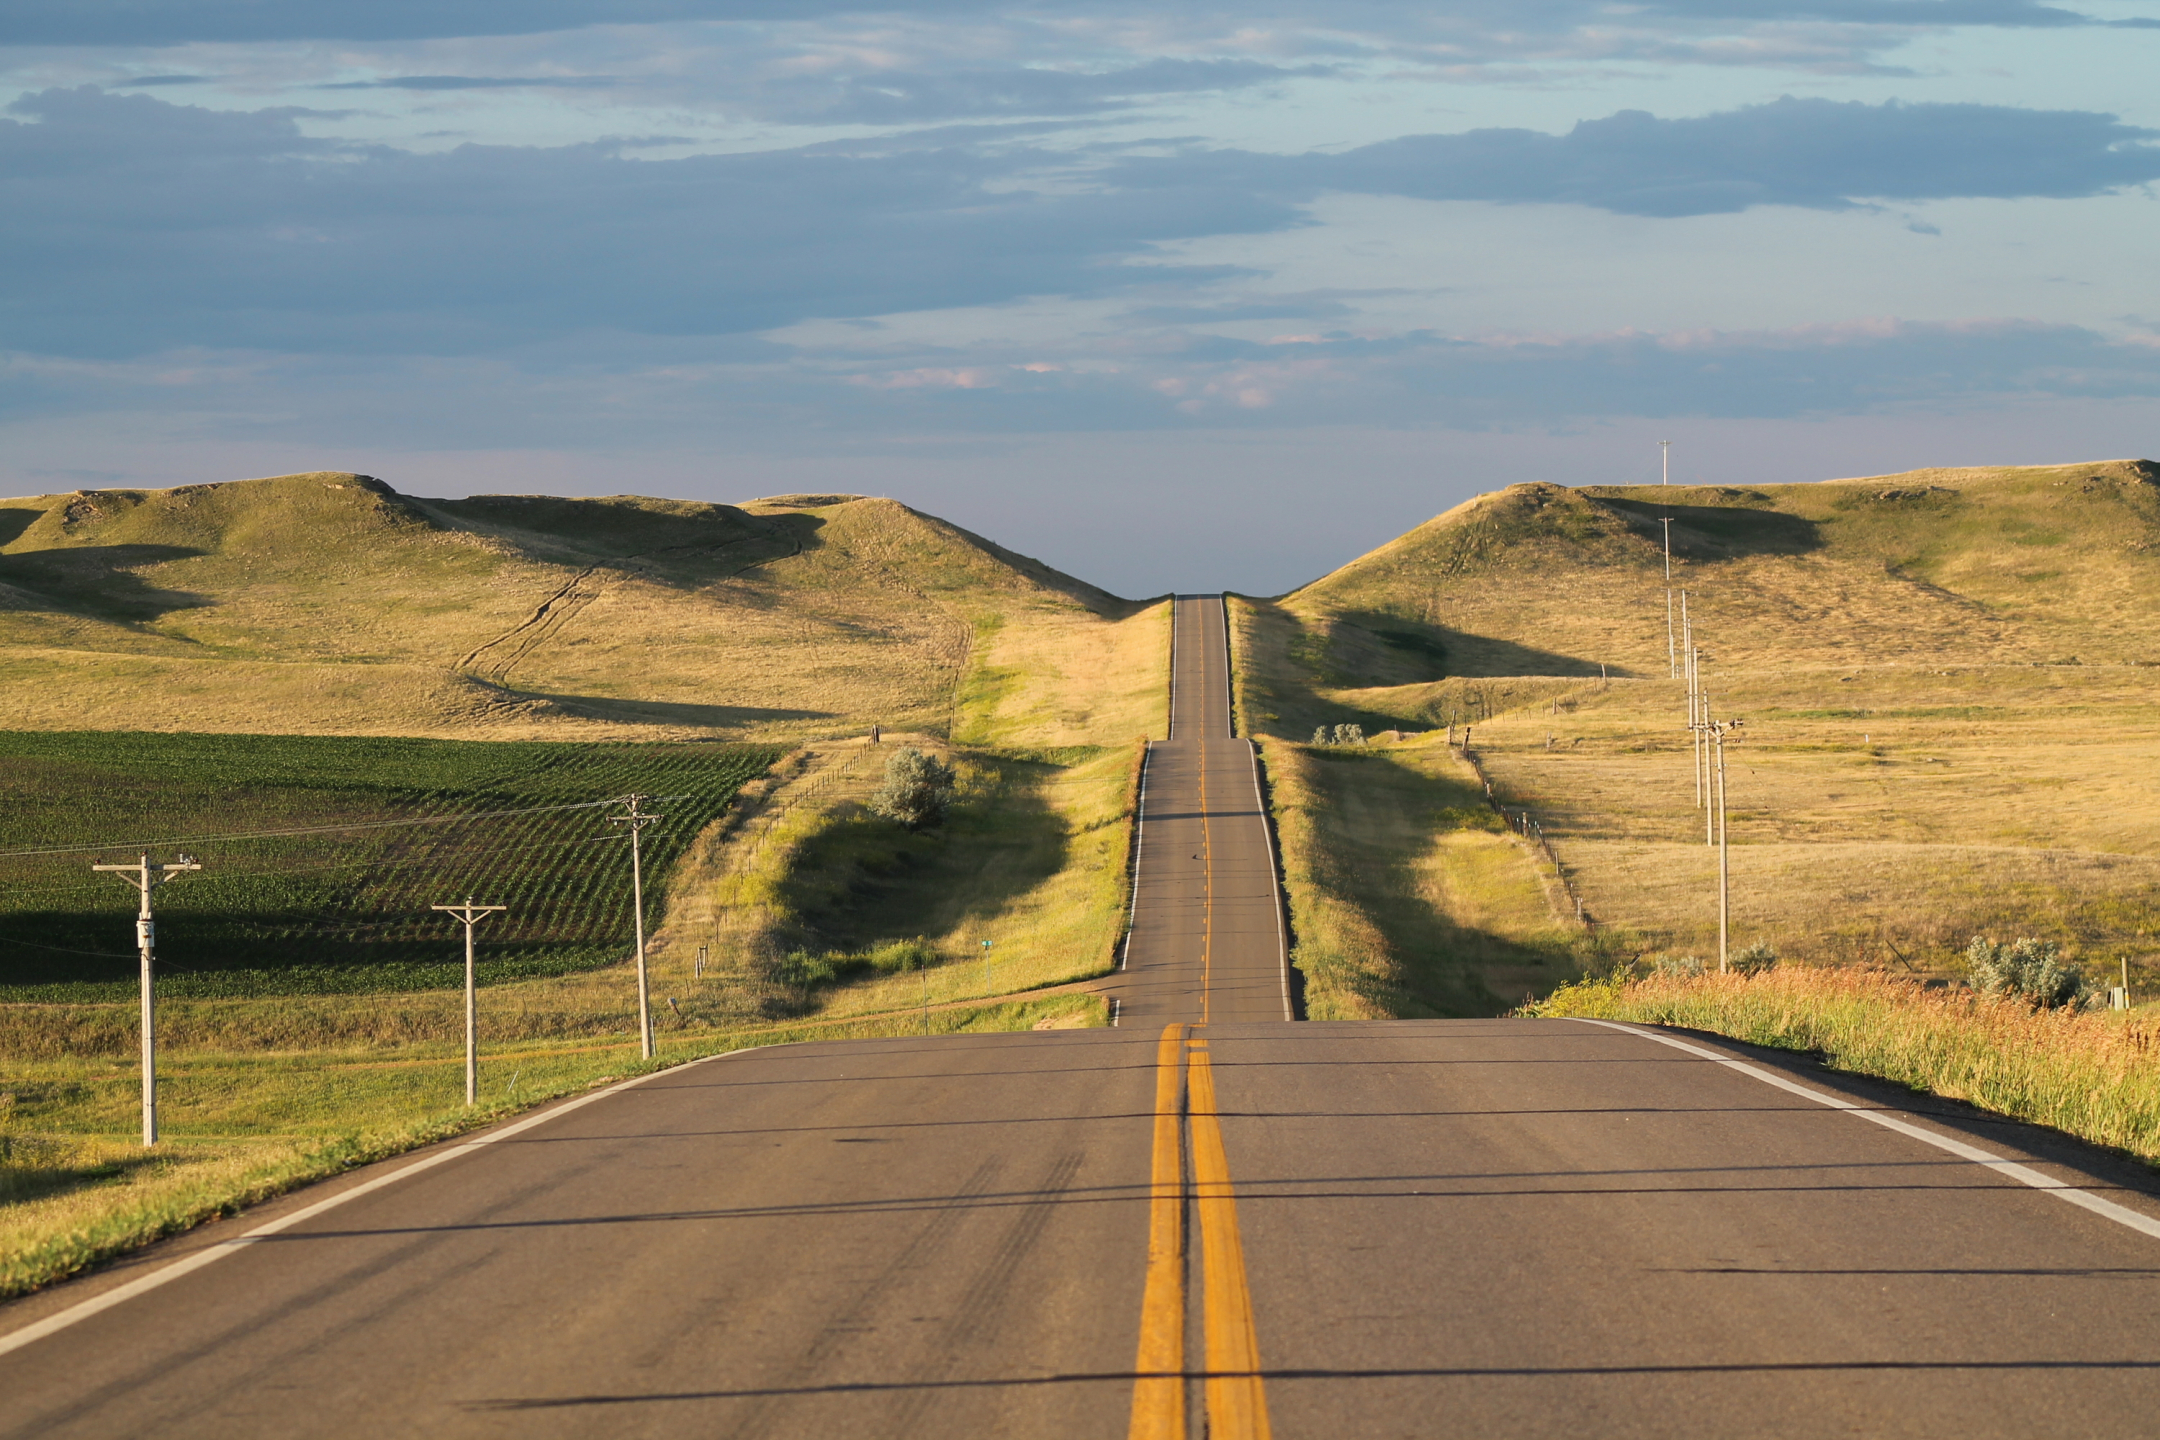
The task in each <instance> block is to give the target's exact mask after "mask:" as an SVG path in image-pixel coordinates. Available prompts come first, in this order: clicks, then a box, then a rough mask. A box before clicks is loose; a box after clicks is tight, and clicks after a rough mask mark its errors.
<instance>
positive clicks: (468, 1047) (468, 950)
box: [428, 895, 510, 1105]
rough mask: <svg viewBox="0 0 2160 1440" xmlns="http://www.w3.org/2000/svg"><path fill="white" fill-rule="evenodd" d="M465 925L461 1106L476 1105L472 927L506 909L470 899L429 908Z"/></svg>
mask: <svg viewBox="0 0 2160 1440" xmlns="http://www.w3.org/2000/svg"><path fill="white" fill-rule="evenodd" d="M428 908H429V909H430V910H442V911H446V912H448V913H449V914H452V915H455V916H456V917H457V918H458V919H460V920H462V921H464V922H465V1103H466V1104H467V1105H477V1104H479V1103H480V1000H479V995H478V987H477V984H476V981H475V979H474V971H473V926H475V925H477V924H479V923H480V921H481V920H483V919H485V918H486V917H487V916H489V915H493V914H495V913H496V912H498V911H501V910H507V909H509V908H510V907H509V906H507V905H475V904H473V902H472V897H471V896H470V895H468V896H466V897H465V903H464V904H463V905H430V906H429V907H428Z"/></svg>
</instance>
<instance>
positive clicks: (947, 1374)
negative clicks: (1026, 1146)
mask: <svg viewBox="0 0 2160 1440" xmlns="http://www.w3.org/2000/svg"><path fill="white" fill-rule="evenodd" d="M1085 1159H1086V1156H1084V1155H1082V1154H1079V1153H1077V1152H1074V1151H1067V1152H1065V1153H1064V1154H1062V1155H1060V1156H1058V1157H1057V1158H1056V1159H1055V1160H1054V1161H1052V1162H1051V1165H1050V1169H1049V1173H1047V1174H1046V1175H1044V1177H1043V1179H1042V1183H1041V1184H1040V1185H1038V1186H1036V1187H1035V1189H1034V1191H1033V1192H1032V1194H1031V1197H1030V1198H1031V1201H1032V1203H1030V1204H1028V1205H1025V1206H1024V1207H1022V1209H1021V1210H1020V1213H1019V1214H1018V1215H1017V1216H1015V1217H1014V1218H1013V1220H1012V1222H1011V1223H1010V1224H1009V1225H1007V1226H1006V1227H1005V1233H1004V1235H1003V1236H1002V1237H1001V1238H1000V1239H999V1240H998V1242H997V1244H996V1246H995V1247H994V1248H993V1249H992V1250H991V1252H990V1254H989V1257H988V1259H987V1260H986V1261H985V1262H984V1264H983V1265H982V1267H981V1268H980V1269H978V1270H977V1271H976V1272H975V1276H974V1278H973V1279H971V1280H969V1281H968V1284H967V1288H966V1289H965V1290H964V1291H962V1292H961V1294H960V1299H959V1303H958V1304H957V1305H955V1306H954V1308H953V1313H952V1316H951V1318H950V1319H948V1320H947V1321H946V1323H945V1324H944V1325H943V1326H942V1327H941V1330H940V1334H939V1336H938V1344H936V1345H935V1346H933V1347H931V1349H930V1354H931V1356H932V1357H933V1358H932V1360H931V1362H930V1363H929V1364H927V1365H923V1366H919V1367H918V1368H917V1371H916V1374H915V1375H914V1376H913V1380H914V1382H915V1384H916V1386H917V1388H916V1389H914V1390H912V1391H910V1392H909V1393H908V1394H907V1396H906V1397H905V1398H903V1399H902V1400H901V1402H900V1403H899V1405H897V1406H896V1407H895V1408H894V1414H893V1425H892V1434H893V1436H894V1437H895V1440H905V1437H907V1436H909V1435H912V1434H914V1433H916V1431H917V1429H918V1427H920V1426H921V1424H922V1422H923V1421H924V1420H925V1419H927V1418H929V1412H930V1410H931V1407H932V1406H933V1404H934V1403H935V1401H936V1397H937V1394H938V1387H939V1386H940V1385H941V1384H943V1383H944V1382H946V1381H949V1380H951V1379H952V1378H953V1371H954V1370H956V1369H958V1368H959V1367H960V1365H961V1363H962V1362H963V1361H966V1360H969V1359H972V1358H973V1356H974V1354H975V1351H976V1349H977V1347H978V1346H979V1345H980V1344H981V1343H982V1342H983V1341H984V1340H986V1339H988V1338H989V1337H990V1335H991V1334H992V1333H993V1331H994V1328H995V1325H996V1322H997V1320H998V1318H999V1316H1000V1313H1001V1307H1003V1306H1004V1305H1005V1304H1006V1303H1007V1302H1009V1301H1010V1300H1011V1299H1012V1298H1013V1296H1014V1294H1015V1293H1016V1292H1015V1287H1014V1283H1013V1282H1014V1278H1015V1277H1016V1276H1017V1275H1018V1274H1019V1272H1020V1267H1021V1265H1022V1263H1023V1262H1025V1261H1026V1260H1027V1259H1028V1257H1029V1256H1030V1255H1032V1254H1033V1253H1034V1250H1035V1246H1036V1243H1037V1242H1038V1241H1040V1240H1041V1239H1042V1233H1043V1230H1044V1229H1045V1228H1046V1227H1047V1226H1048V1225H1049V1223H1050V1217H1051V1214H1052V1213H1053V1211H1054V1210H1055V1208H1056V1206H1057V1205H1058V1204H1059V1203H1060V1202H1061V1201H1062V1200H1063V1198H1064V1197H1065V1195H1066V1193H1067V1191H1068V1190H1069V1189H1070V1187H1071V1185H1072V1182H1073V1177H1074V1176H1076V1175H1078V1174H1079V1173H1080V1166H1081V1164H1082V1162H1083V1161H1084V1160H1085Z"/></svg>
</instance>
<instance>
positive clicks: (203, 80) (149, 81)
mask: <svg viewBox="0 0 2160 1440" xmlns="http://www.w3.org/2000/svg"><path fill="white" fill-rule="evenodd" d="M209 83H210V77H209V76H207V75H138V76H136V77H135V78H134V79H132V80H115V81H112V82H111V83H110V84H108V85H107V86H106V87H105V88H106V89H108V90H139V89H142V88H144V87H147V86H154V85H207V84H209Z"/></svg>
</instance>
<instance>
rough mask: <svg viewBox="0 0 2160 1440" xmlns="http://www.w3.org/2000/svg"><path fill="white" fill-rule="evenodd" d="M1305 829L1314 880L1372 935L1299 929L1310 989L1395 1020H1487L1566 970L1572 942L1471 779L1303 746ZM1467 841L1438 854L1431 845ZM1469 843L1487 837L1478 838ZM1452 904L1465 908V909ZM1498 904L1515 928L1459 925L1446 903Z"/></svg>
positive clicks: (1571, 970) (1376, 755) (1573, 958)
mask: <svg viewBox="0 0 2160 1440" xmlns="http://www.w3.org/2000/svg"><path fill="white" fill-rule="evenodd" d="M1310 753H1311V754H1312V755H1313V757H1314V758H1315V759H1316V760H1320V761H1322V762H1323V763H1321V764H1318V765H1315V766H1314V767H1313V769H1312V776H1313V779H1312V783H1313V785H1314V788H1315V789H1317V790H1318V791H1319V792H1320V799H1321V801H1322V813H1321V814H1320V816H1319V817H1318V827H1319V830H1320V835H1321V839H1322V848H1323V851H1324V854H1323V855H1322V856H1320V857H1316V864H1315V870H1316V872H1317V874H1316V880H1317V881H1318V883H1319V884H1320V885H1321V886H1324V887H1325V888H1327V889H1328V890H1330V891H1332V892H1334V895H1335V896H1336V897H1337V898H1338V899H1340V900H1342V901H1346V902H1348V903H1349V905H1351V906H1353V907H1354V908H1355V909H1356V911H1357V912H1359V913H1360V914H1362V916H1363V917H1364V918H1365V919H1366V920H1368V921H1369V922H1370V923H1371V925H1372V926H1373V928H1374V929H1375V930H1376V931H1377V932H1378V933H1377V935H1376V936H1373V937H1370V938H1371V939H1376V940H1377V941H1378V942H1379V943H1378V945H1377V946H1375V945H1372V944H1370V941H1369V940H1368V942H1367V943H1366V944H1365V945H1363V946H1360V945H1359V944H1358V943H1357V942H1356V941H1355V939H1354V938H1353V937H1352V936H1350V935H1347V934H1342V935H1331V934H1328V933H1325V931H1326V929H1327V927H1325V926H1324V925H1323V926H1319V927H1314V928H1316V929H1318V930H1320V931H1321V932H1322V933H1301V934H1300V935H1299V937H1298V952H1299V953H1298V957H1297V958H1298V961H1299V963H1300V966H1301V968H1305V969H1307V971H1308V974H1309V978H1310V979H1311V981H1312V982H1313V983H1314V984H1315V986H1316V987H1318V986H1323V985H1325V986H1336V987H1341V988H1344V989H1348V990H1350V991H1352V992H1354V993H1355V994H1357V995H1359V996H1361V997H1362V998H1363V999H1364V1000H1366V1001H1367V1002H1369V1003H1370V1004H1373V1005H1375V1006H1377V1007H1379V1008H1380V1009H1382V1010H1384V1011H1386V1012H1387V1013H1390V1014H1393V1015H1396V1016H1399V1017H1401V1018H1404V1019H1424V1018H1443V1017H1453V1016H1484V1015H1498V1014H1500V1013H1502V1012H1503V1011H1505V1010H1507V1009H1508V1008H1509V1007H1510V1006H1512V1005H1514V1004H1518V1003H1520V997H1521V995H1522V994H1523V993H1524V992H1525V991H1533V992H1542V991H1547V990H1550V989H1552V988H1553V987H1554V986H1556V985H1558V984H1560V983H1561V982H1562V981H1565V980H1568V979H1571V978H1573V977H1574V975H1575V973H1576V971H1577V968H1578V965H1579V959H1578V956H1577V953H1576V952H1577V948H1578V947H1577V944H1576V941H1575V937H1573V936H1570V935H1567V934H1565V933H1563V932H1561V931H1560V930H1559V929H1558V928H1557V927H1555V928H1554V929H1553V930H1552V932H1551V933H1550V934H1542V933H1538V932H1539V930H1541V929H1542V928H1543V927H1544V925H1546V924H1547V923H1549V917H1548V914H1547V912H1546V911H1545V902H1544V898H1543V892H1542V889H1541V888H1539V886H1538V882H1537V880H1536V878H1535V875H1534V874H1533V872H1532V871H1531V869H1530V863H1529V861H1528V860H1527V859H1526V858H1525V857H1523V856H1522V855H1521V854H1520V852H1518V851H1517V850H1516V849H1515V848H1514V847H1513V846H1512V845H1511V844H1508V843H1507V842H1506V841H1505V840H1503V839H1502V838H1501V837H1502V836H1503V835H1504V833H1505V832H1504V827H1503V826H1502V824H1501V822H1500V820H1499V818H1498V817H1497V816H1495V815H1494V814H1493V812H1492V810H1491V809H1490V808H1489V807H1488V806H1487V805H1486V803H1485V797H1484V795H1483V794H1482V793H1481V792H1480V791H1479V790H1478V789H1476V788H1474V787H1473V786H1471V785H1470V784H1468V783H1466V782H1462V781H1458V780H1454V779H1450V778H1447V777H1443V776H1435V775H1428V774H1426V773H1424V772H1422V771H1419V770H1416V769H1413V768H1411V767H1410V766H1408V765H1405V764H1402V763H1401V762H1399V761H1397V760H1394V759H1391V758H1389V757H1388V756H1387V755H1386V754H1385V753H1384V752H1378V751H1372V750H1357V749H1345V750H1315V751H1312V752H1310ZM1452 835H1460V836H1463V837H1465V838H1466V840H1468V841H1469V842H1470V843H1468V844H1466V845H1464V846H1463V847H1462V852H1461V853H1460V854H1457V855H1455V856H1452V857H1449V858H1448V859H1444V860H1443V861H1442V862H1441V875H1440V876H1438V877H1436V876H1435V875H1434V873H1433V869H1432V866H1431V864H1430V850H1431V846H1432V844H1433V843H1434V842H1435V840H1436V839H1438V840H1440V842H1441V843H1443V844H1445V843H1446V841H1445V837H1448V836H1452ZM1477 837H1489V839H1488V840H1487V841H1486V843H1483V844H1480V843H1478V838H1477ZM1465 902H1471V903H1469V904H1466V903H1465ZM1473 905H1474V907H1475V908H1481V909H1486V910H1491V909H1504V908H1507V907H1508V906H1510V905H1512V906H1513V909H1514V910H1515V911H1517V912H1520V916H1519V918H1520V919H1521V920H1522V922H1523V924H1522V926H1521V930H1520V931H1519V932H1518V933H1515V934H1507V933H1502V932H1501V931H1500V930H1497V929H1494V928H1490V927H1489V926H1485V925H1480V924H1478V923H1465V921H1464V920H1463V919H1461V918H1459V916H1458V914H1454V913H1450V911H1451V908H1452V909H1457V910H1459V909H1462V908H1473Z"/></svg>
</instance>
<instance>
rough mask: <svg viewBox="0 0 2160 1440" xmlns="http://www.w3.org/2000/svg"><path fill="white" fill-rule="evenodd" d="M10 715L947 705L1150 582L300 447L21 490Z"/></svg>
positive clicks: (4, 649)
mask: <svg viewBox="0 0 2160 1440" xmlns="http://www.w3.org/2000/svg"><path fill="white" fill-rule="evenodd" d="M0 542H4V543H0V727H8V728H16V729H139V730H197V731H212V732H234V731H254V732H264V731H268V732H287V733H337V734H406V735H445V736H467V737H474V736H483V737H489V738H509V737H529V738H539V737H543V736H555V737H561V738H569V737H572V736H576V737H579V738H648V739H658V738H716V737H726V738H759V739H763V738H773V737H779V738H786V737H791V736H797V735H805V734H821V733H834V732H837V731H847V730H854V729H859V728H861V727H863V726H866V725H868V724H871V723H879V724H884V725H887V726H889V727H895V728H913V729H924V730H932V731H942V730H943V729H944V728H945V727H946V725H947V724H948V723H949V721H950V712H951V708H952V703H953V695H954V691H955V689H956V687H957V686H958V685H959V684H960V683H961V681H962V679H963V677H964V674H965V671H966V667H967V665H968V663H969V660H970V651H971V645H972V642H973V639H974V637H975V635H976V634H977V632H978V631H980V630H983V629H985V628H986V627H987V628H1003V627H1019V628H1023V629H1024V628H1026V627H1027V626H1028V625H1029V624H1031V623H1033V622H1037V621H1040V622H1043V623H1046V624H1051V625H1058V624H1073V623H1082V622H1095V621H1100V620H1109V619H1116V618H1121V617H1123V616H1124V615H1126V614H1127V613H1128V612H1129V611H1130V609H1131V608H1132V607H1130V606H1128V605H1126V604H1125V603H1124V602H1122V601H1119V600H1117V599H1116V598H1114V597H1112V596H1110V595H1107V594H1105V593H1104V592H1102V591H1100V590H1097V589H1095V588H1093V587H1092V586H1089V585H1086V584H1084V583H1082V582H1080V581H1077V580H1074V579H1072V578H1071V577H1069V576H1065V575H1061V574H1059V573H1058V572H1056V571H1054V570H1052V569H1050V568H1049V567H1048V566H1045V565H1042V564H1039V563H1037V562H1035V561H1032V560H1029V559H1027V558H1025V557H1023V556H1019V555H1015V554H1013V553H1012V552H1010V551H1008V550H1005V549H1003V548H1002V547H1000V546H997V545H994V544H992V543H990V542H989V541H986V540H983V539H982V538H980V537H978V536H975V535H971V534H969V533H968V532H966V531H964V530H961V529H959V528H958V527H956V526H952V525H949V524H946V523H945V522H944V521H941V520H938V519H935V518H934V517H931V516H927V515H923V514H921V513H919V512H917V511H914V510H910V509H909V508H907V507H906V506H904V505H901V504H899V503H897V502H895V501H891V500H881V499H870V498H863V497H859V496H848V495H799V496H782V497H777V498H773V499H767V500H762V501H753V502H749V503H747V504H744V505H740V506H735V505H710V504H700V503H693V502H688V501H673V500H653V499H644V498H640V497H635V496H611V497H606V498H601V499H557V498H551V497H545V496H502V495H495V496H476V497H473V498H471V499H467V500H457V501H445V500H422V499H416V498H413V497H409V496H404V495H400V494H398V493H397V492H395V491H394V490H392V489H391V488H390V487H389V486H387V485H385V484H383V483H382V482H380V481H378V480H373V479H370V478H368V477H365V476H359V475H348V474H339V473H327V472H326V473H317V474H309V475H287V476H281V477H277V478H274V479H267V480H245V481H234V482H231V483H229V484H221V485H188V486H181V487H179V488H177V489H172V490H112V491H79V492H76V493H74V494H69V495H45V496H37V497H32V498H27V499H17V500H6V501H0Z"/></svg>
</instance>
